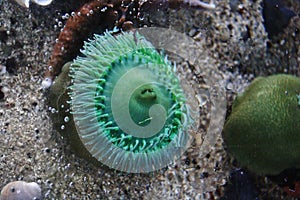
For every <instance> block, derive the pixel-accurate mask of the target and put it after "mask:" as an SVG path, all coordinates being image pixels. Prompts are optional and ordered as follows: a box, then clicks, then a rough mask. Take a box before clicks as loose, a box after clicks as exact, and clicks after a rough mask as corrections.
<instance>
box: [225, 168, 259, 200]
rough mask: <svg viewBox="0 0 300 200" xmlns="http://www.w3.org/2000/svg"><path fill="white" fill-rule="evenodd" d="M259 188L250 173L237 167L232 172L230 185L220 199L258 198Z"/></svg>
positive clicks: (250, 199) (255, 199)
mask: <svg viewBox="0 0 300 200" xmlns="http://www.w3.org/2000/svg"><path fill="white" fill-rule="evenodd" d="M257 196H258V190H257V187H256V186H255V184H254V180H253V178H252V177H251V175H250V173H249V172H247V171H245V170H242V169H236V170H233V171H232V172H231V173H230V178H229V185H228V186H227V189H226V191H225V194H224V196H223V197H222V198H221V199H220V200H258V197H257Z"/></svg>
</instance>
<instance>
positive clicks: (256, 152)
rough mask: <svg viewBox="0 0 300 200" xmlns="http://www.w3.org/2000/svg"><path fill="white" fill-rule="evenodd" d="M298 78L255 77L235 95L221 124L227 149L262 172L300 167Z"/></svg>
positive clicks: (252, 168)
mask: <svg viewBox="0 0 300 200" xmlns="http://www.w3.org/2000/svg"><path fill="white" fill-rule="evenodd" d="M299 94H300V78H298V77H295V76H292V75H282V74H281V75H273V76H269V77H265V78H262V77H260V78H257V79H256V80H254V81H253V83H252V84H251V85H250V86H249V87H248V88H247V89H246V90H245V92H244V93H243V94H241V95H239V96H238V97H237V99H236V100H235V102H234V104H233V106H232V113H231V114H230V116H229V117H228V119H227V121H226V123H225V126H224V130H223V133H224V135H223V136H224V140H225V142H226V144H227V147H228V150H229V152H230V153H232V154H233V156H234V157H235V158H236V159H237V161H238V162H239V163H240V164H241V165H242V166H244V167H247V168H248V169H250V170H252V171H254V172H256V173H258V174H264V175H273V174H278V173H280V172H281V171H283V170H284V169H288V168H299V167H300V148H299V147H300V139H299V137H300V123H299V122H300V121H299V119H300V104H299Z"/></svg>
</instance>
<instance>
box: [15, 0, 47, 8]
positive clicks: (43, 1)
mask: <svg viewBox="0 0 300 200" xmlns="http://www.w3.org/2000/svg"><path fill="white" fill-rule="evenodd" d="M29 1H30V0H15V2H17V3H18V4H19V5H21V6H23V7H26V8H29ZM32 1H33V2H34V3H36V4H38V5H41V6H47V5H49V4H50V3H51V2H52V0H32Z"/></svg>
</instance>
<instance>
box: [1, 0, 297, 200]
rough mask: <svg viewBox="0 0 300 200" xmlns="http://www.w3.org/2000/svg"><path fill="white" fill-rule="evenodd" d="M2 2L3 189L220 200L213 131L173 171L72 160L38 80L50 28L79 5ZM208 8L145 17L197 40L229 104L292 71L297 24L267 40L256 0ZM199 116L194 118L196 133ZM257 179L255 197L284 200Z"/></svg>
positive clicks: (223, 166)
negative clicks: (255, 84)
mask: <svg viewBox="0 0 300 200" xmlns="http://www.w3.org/2000/svg"><path fill="white" fill-rule="evenodd" d="M0 2H1V3H0V89H1V95H0V98H1V99H0V188H2V187H3V186H4V185H6V184H7V183H9V182H11V181H16V180H24V181H29V182H31V181H34V182H37V183H38V184H39V185H40V186H41V188H42V193H43V196H44V198H45V199H213V198H215V199H218V198H219V197H220V195H222V193H223V191H224V188H225V186H226V185H227V184H226V183H227V181H228V174H229V172H230V170H232V169H233V168H234V167H233V166H232V164H231V161H230V157H229V156H228V155H227V153H226V151H225V150H224V146H223V141H222V138H221V136H220V134H218V136H217V138H216V141H217V142H216V143H215V144H211V146H209V147H207V148H205V150H206V151H208V154H205V155H203V153H201V152H200V150H202V149H201V148H200V147H199V146H198V143H197V141H196V143H195V144H193V145H192V147H191V148H189V149H188V151H187V152H186V153H185V154H184V155H183V156H182V158H181V159H180V160H179V161H177V162H176V163H175V164H172V165H170V166H168V167H167V168H166V169H163V170H160V171H157V172H154V173H150V174H126V173H119V172H116V171H114V170H109V169H104V168H101V167H100V168H99V167H95V166H93V165H92V164H89V163H88V162H86V161H85V160H83V159H81V158H78V157H77V156H76V155H74V154H73V153H72V150H71V149H70V147H69V145H68V143H67V142H66V141H65V140H64V138H63V137H60V135H59V134H58V133H57V132H56V131H55V130H53V128H52V123H51V119H50V118H49V113H48V112H49V111H48V106H47V105H46V104H45V99H46V98H45V93H46V91H45V90H43V88H42V86H41V82H42V80H43V75H44V72H45V70H46V67H47V62H48V61H49V57H50V55H51V52H52V48H53V44H54V41H55V38H56V37H57V35H58V32H59V30H58V29H55V28H54V26H55V25H58V24H59V23H58V21H61V16H62V15H63V14H64V13H65V12H66V11H68V12H70V11H72V9H76V6H77V4H76V3H74V2H76V1H75V0H74V1H70V3H62V2H58V1H55V0H54V3H53V4H52V5H50V6H47V7H40V6H37V5H33V4H32V5H31V7H30V8H29V9H26V8H23V7H21V6H19V5H17V4H16V3H14V2H12V1H8V0H2V1H0ZM215 4H216V9H215V10H211V11H203V10H195V9H181V10H179V11H176V12H173V11H169V12H168V13H156V14H153V15H152V14H150V15H149V17H150V18H151V20H153V23H154V24H155V23H156V24H157V25H159V24H161V23H164V22H165V21H167V22H168V26H170V27H172V28H174V29H176V30H178V31H181V32H185V33H187V34H188V35H189V36H190V37H192V38H194V39H195V41H197V42H198V43H199V45H200V46H201V49H199V52H200V53H201V52H203V54H202V55H204V56H202V57H203V59H204V60H203V61H200V63H201V62H202V63H203V64H206V65H207V67H208V68H210V67H213V68H217V69H218V70H219V71H218V73H220V74H221V76H222V80H223V82H222V84H221V85H219V86H220V87H223V88H222V90H224V91H226V93H227V100H228V105H229V104H231V101H232V99H233V98H234V97H235V95H236V94H237V93H238V92H240V91H242V90H243V88H244V87H245V86H247V85H248V84H249V83H250V82H251V80H252V79H253V78H254V77H256V76H262V75H268V74H276V73H283V72H284V73H292V74H297V73H298V67H299V66H300V65H299V63H300V42H299V38H300V34H299V27H300V20H299V17H295V18H293V20H292V21H291V23H290V25H289V26H288V27H287V28H286V29H285V30H284V32H283V33H281V34H279V35H278V36H277V37H275V38H273V39H272V40H271V39H268V37H267V33H266V31H265V29H264V26H263V19H262V14H261V13H262V7H261V0H256V1H251V0H240V1H239V0H231V1H230V0H216V1H215ZM286 6H287V7H288V8H291V9H292V10H294V11H295V12H296V13H298V14H299V13H300V3H299V1H296V0H288V1H286ZM56 19H58V20H56ZM62 21H63V20H62ZM202 57H199V58H201V59H202ZM193 72H194V73H195V72H199V74H198V73H195V74H194V76H192V79H193V78H195V77H197V76H200V77H201V70H199V69H195V70H194V71H193ZM202 75H203V74H202ZM298 75H299V74H298ZM204 76H205V75H204ZM196 82H197V81H196ZM198 89H199V88H198ZM204 107H205V106H204ZM204 113H205V112H204ZM208 116H209V115H208ZM206 118H207V117H205V116H201V125H202V126H200V127H202V129H204V130H202V131H205V127H207V123H208V121H207V120H205V119H206ZM200 132H201V131H200ZM199 143H201V142H199ZM200 146H201V144H200ZM256 178H257V183H256V184H257V186H258V187H259V189H260V195H261V199H291V198H290V197H287V196H286V195H285V194H284V193H283V192H282V190H281V189H280V188H279V187H277V186H276V185H274V184H272V182H271V181H270V180H268V179H267V178H264V177H259V176H257V177H256Z"/></svg>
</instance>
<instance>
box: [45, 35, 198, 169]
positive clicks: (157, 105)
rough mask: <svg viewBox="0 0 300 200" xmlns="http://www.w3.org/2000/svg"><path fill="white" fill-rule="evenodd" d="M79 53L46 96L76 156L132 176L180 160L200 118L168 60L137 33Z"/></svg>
mask: <svg viewBox="0 0 300 200" xmlns="http://www.w3.org/2000/svg"><path fill="white" fill-rule="evenodd" d="M81 53H82V56H79V57H77V58H76V59H75V60H74V62H73V63H72V64H70V63H68V64H66V65H65V66H64V68H63V71H62V73H61V74H60V76H59V77H58V78H57V79H56V80H55V83H54V85H53V86H52V88H51V91H52V92H51V95H50V101H51V99H52V103H50V105H52V106H53V107H55V108H56V109H54V110H53V113H56V114H57V115H58V116H61V117H63V118H64V120H65V122H66V123H64V125H63V126H60V129H61V132H64V134H63V135H64V136H66V137H68V138H73V137H75V138H76V139H75V140H74V139H70V140H71V143H73V142H72V141H74V143H75V144H76V145H74V144H73V145H72V146H73V147H74V148H75V149H76V148H77V150H75V151H77V152H81V153H80V154H81V155H82V156H83V157H86V156H87V157H90V158H91V157H92V158H91V159H96V160H97V161H100V162H101V163H103V164H105V165H106V166H108V167H110V168H113V169H116V170H120V171H124V172H130V173H143V172H151V171H155V170H157V169H160V168H163V167H165V166H167V165H168V164H170V163H171V162H173V161H174V160H176V159H178V158H179V157H180V156H181V154H182V153H183V152H184V151H185V150H186V148H187V147H188V146H189V144H190V142H191V140H192V135H191V134H190V129H193V128H195V127H194V126H193V124H194V122H196V121H197V120H198V119H196V118H195V116H197V114H192V113H193V111H192V109H191V108H190V106H189V105H188V102H190V99H187V95H186V94H185V91H184V90H183V89H182V86H181V84H182V83H181V82H180V80H179V78H178V77H177V76H176V73H175V70H176V67H174V65H172V64H171V62H170V61H168V59H167V57H165V56H162V55H161V54H160V53H159V52H158V51H157V50H156V49H155V48H154V47H153V46H152V44H151V43H149V42H148V41H147V40H146V39H145V38H144V37H143V36H141V35H140V34H139V33H138V32H128V33H121V34H119V35H116V36H113V35H111V34H110V33H105V34H104V35H95V36H94V39H93V40H90V41H88V42H86V43H85V45H84V47H83V50H82V51H81ZM69 68H70V73H69V75H68V74H67V73H66V72H68V71H69ZM65 80H70V83H71V84H70V86H69V87H68V88H66V87H65ZM66 91H67V92H66ZM65 99H69V101H68V102H69V104H70V109H71V112H70V113H69V112H68V111H69V109H68V105H66V103H65V101H66V100H65ZM58 110H59V111H58ZM62 110H63V112H62ZM61 113H67V114H63V115H62V114H61ZM61 117H59V118H61ZM59 120H60V121H61V119H59ZM59 120H58V121H59ZM73 132H76V134H74V133H73ZM80 143H81V144H80Z"/></svg>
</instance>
